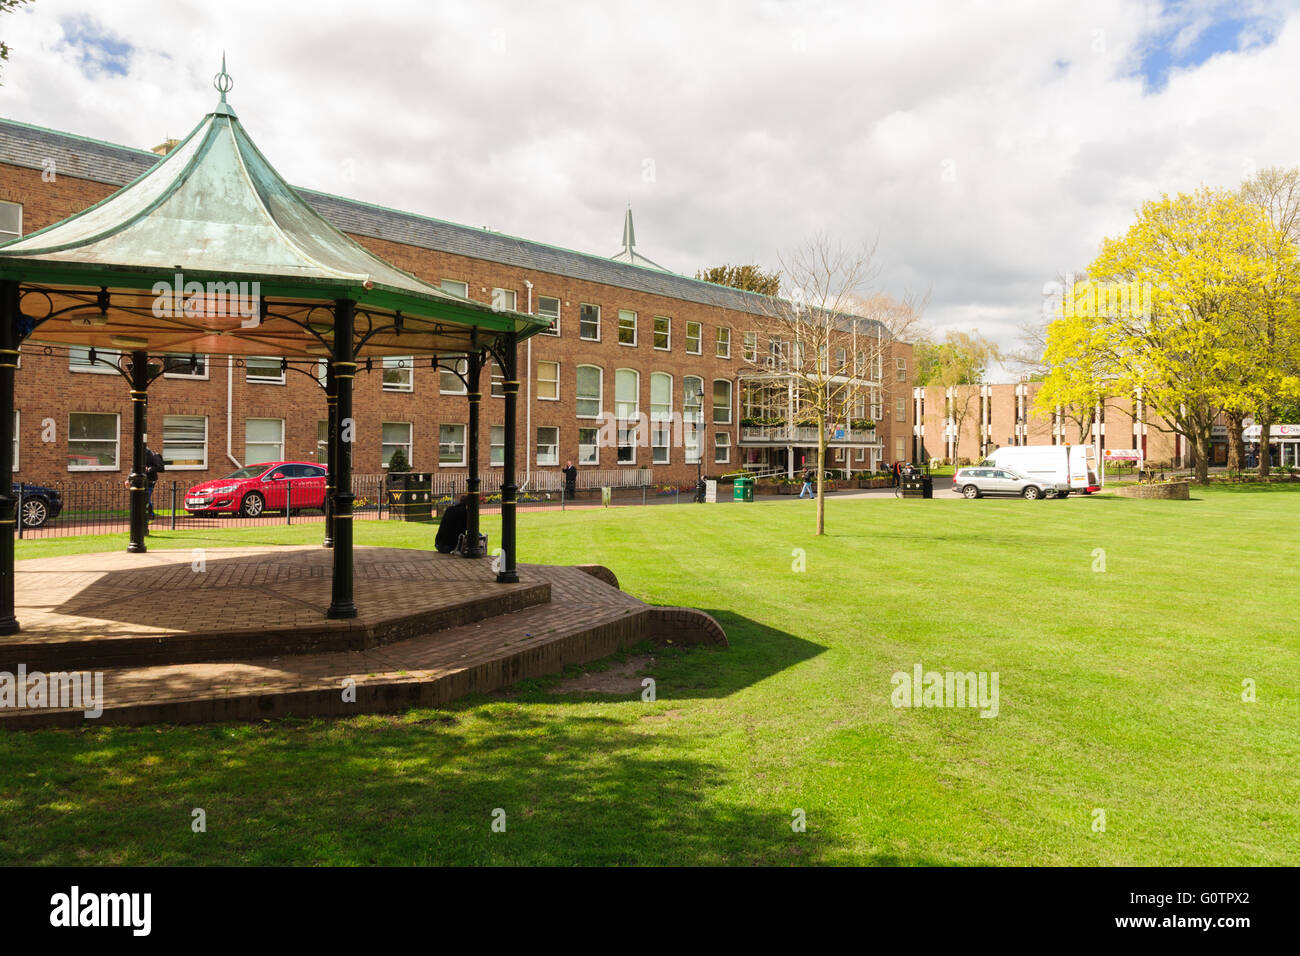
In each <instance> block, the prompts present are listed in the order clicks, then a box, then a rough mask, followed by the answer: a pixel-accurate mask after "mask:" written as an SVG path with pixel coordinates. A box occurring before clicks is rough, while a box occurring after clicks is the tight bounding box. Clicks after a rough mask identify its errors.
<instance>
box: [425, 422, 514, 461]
mask: <svg viewBox="0 0 1300 956" xmlns="http://www.w3.org/2000/svg"><path fill="white" fill-rule="evenodd" d="M502 444H503V447H504V442H503V443H502ZM463 464H465V426H464V425H439V426H438V465H439V467H444V466H447V465H463Z"/></svg>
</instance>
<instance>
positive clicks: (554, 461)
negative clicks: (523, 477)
mask: <svg viewBox="0 0 1300 956" xmlns="http://www.w3.org/2000/svg"><path fill="white" fill-rule="evenodd" d="M544 431H551V432H554V433H555V441H554V442H546V443H543V442H542V432H544ZM543 448H550V449H551V456H550V458H549V459H544V458H543V457H542V449H543ZM537 464H538V465H554V466H556V467H558V466H559V464H560V426H559V425H538V426H537Z"/></svg>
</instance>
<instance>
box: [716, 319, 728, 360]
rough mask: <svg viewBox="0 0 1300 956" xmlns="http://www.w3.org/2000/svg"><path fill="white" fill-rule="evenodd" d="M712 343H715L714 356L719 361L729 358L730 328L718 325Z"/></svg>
mask: <svg viewBox="0 0 1300 956" xmlns="http://www.w3.org/2000/svg"><path fill="white" fill-rule="evenodd" d="M714 341H715V342H716V343H717V344H716V346H715V348H714V356H715V357H716V358H721V359H729V358H731V326H729V325H719V326H718V331H717V333H716V336H715V338H714Z"/></svg>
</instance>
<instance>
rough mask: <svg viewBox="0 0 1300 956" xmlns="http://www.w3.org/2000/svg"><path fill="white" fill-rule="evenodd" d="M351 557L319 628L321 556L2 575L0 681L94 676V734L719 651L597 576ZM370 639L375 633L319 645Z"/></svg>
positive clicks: (39, 568)
mask: <svg viewBox="0 0 1300 956" xmlns="http://www.w3.org/2000/svg"><path fill="white" fill-rule="evenodd" d="M355 556H356V577H355V600H356V603H357V605H358V608H359V611H360V614H359V616H358V618H356V619H354V620H353V621H330V620H327V619H326V618H325V617H324V608H325V607H326V606H327V605H328V603H329V590H330V575H329V571H330V560H331V555H330V552H329V551H326V550H324V549H321V548H315V547H302V548H289V547H282V548H262V549H254V548H250V549H222V550H220V551H217V550H208V551H207V552H206V553H205V554H204V560H205V562H206V563H205V565H204V567H205V570H203V571H196V570H195V569H194V563H193V562H194V555H193V553H192V552H190V551H157V552H150V553H148V554H145V555H129V554H95V555H75V556H69V557H63V558H42V559H36V560H32V561H23V562H19V564H18V585H17V598H18V600H17V604H18V617H19V620H20V621H21V622H22V624H23V628H24V630H23V631H22V632H21V633H20V634H17V635H13V636H11V637H7V638H0V670H8V671H10V672H13V671H14V670H15V668H16V666H17V664H18V663H24V664H26V666H27V669H28V670H29V672H30V671H32V670H36V669H38V668H45V669H47V670H48V669H50V668H51V667H52V666H59V667H67V668H69V669H71V668H73V667H75V668H77V669H92V667H93V669H98V670H102V671H103V673H104V696H105V704H104V706H105V712H104V715H103V717H102V718H100V721H102V722H106V723H124V724H139V723H153V722H197V721H209V720H248V719H258V718H262V717H268V716H282V715H287V714H295V715H306V714H349V713H362V712H381V711H393V710H401V709H404V708H406V707H410V706H415V705H422V706H431V705H439V704H443V703H446V702H448V701H450V700H452V699H455V698H456V697H459V696H462V695H464V694H467V693H474V692H484V691H488V690H494V689H497V688H500V687H504V686H507V685H509V684H511V683H514V682H515V681H518V680H520V679H523V678H525V677H537V676H542V675H544V674H550V673H555V672H558V671H559V670H561V669H562V668H563V667H565V666H566V665H568V664H572V663H587V662H589V661H592V660H597V659H599V658H601V657H605V656H608V655H609V654H612V653H614V652H615V651H617V650H619V649H620V648H623V647H627V646H629V645H632V644H636V643H639V642H640V641H643V640H646V639H652V640H659V641H673V642H675V643H679V644H689V643H713V644H720V645H723V646H725V644H726V636H725V635H724V634H723V632H722V629H721V628H720V627H719V626H718V625H717V623H716V622H715V621H714V620H713V619H712V618H711V617H709V616H708V615H707V614H704V613H703V612H701V611H695V610H693V609H689V608H661V607H650V606H649V605H646V604H644V603H642V602H641V601H638V600H637V599H636V598H633V597H631V596H630V595H627V594H625V593H623V592H622V591H621V590H619V589H618V587H617V579H616V578H615V577H614V575H613V574H612V572H610V571H609V570H608V569H605V568H600V567H572V568H564V567H550V566H543V565H522V566H521V567H520V579H521V580H520V583H519V584H513V585H500V584H497V583H496V581H495V576H494V575H493V573H492V572H491V569H490V566H489V562H488V561H486V560H478V561H471V560H465V559H463V558H456V557H451V556H448V555H439V554H436V553H430V552H423V551H410V550H404V549H395V548H358V549H356V552H355ZM386 629H387V630H386ZM376 633H378V634H380V635H381V637H382V636H384V635H386V638H385V639H373V640H368V641H367V640H361V641H356V640H354V641H353V643H352V644H351V645H348V647H349V649H346V650H340V649H336V648H335V647H334V646H332V645H330V644H328V640H329V639H330V638H331V636H337V635H339V634H344V635H351V636H352V637H354V638H355V636H356V635H362V636H364V635H371V636H372V637H373V635H374V634H376ZM250 635H256V636H257V637H258V639H257V641H255V642H251V643H250ZM268 635H270V637H268ZM214 645H219V646H217V647H216V648H215V649H214ZM232 646H233V647H235V648H237V649H238V648H244V649H247V648H254V649H258V648H260V651H256V652H253V653H248V654H241V655H232V654H231V653H229V649H230V648H231V647H232ZM322 646H325V647H329V648H330V649H329V650H324V651H320V652H311V650H312V649H313V648H319V647H322ZM122 648H125V649H126V651H122V650H121V649H122ZM196 648H197V649H198V650H197V651H196ZM196 654H197V656H195V655H196ZM78 655H79V656H78ZM232 656H233V657H235V658H237V659H230V658H231V657H232ZM67 661H84V662H89V664H90V665H91V666H87V664H85V663H72V664H68V663H66V662H67ZM348 681H351V682H352V683H353V685H354V686H355V691H354V693H353V696H354V698H355V699H351V700H350V699H345V698H346V697H347V696H348V695H346V694H345V693H344V691H345V689H346V685H347V682H348ZM83 720H85V718H84V715H83V714H82V712H81V710H79V709H32V708H26V709H19V708H13V707H11V708H4V709H0V726H4V727H32V726H51V725H56V726H71V725H76V724H80V723H81V722H82V721H83Z"/></svg>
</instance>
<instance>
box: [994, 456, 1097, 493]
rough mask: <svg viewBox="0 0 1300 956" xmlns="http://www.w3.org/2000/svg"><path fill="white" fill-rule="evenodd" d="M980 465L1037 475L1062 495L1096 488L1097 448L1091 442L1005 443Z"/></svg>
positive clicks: (1090, 490)
mask: <svg viewBox="0 0 1300 956" xmlns="http://www.w3.org/2000/svg"><path fill="white" fill-rule="evenodd" d="M981 464H984V465H990V466H993V467H995V468H1007V469H1010V470H1011V471H1014V472H1017V473H1019V474H1022V475H1024V476H1025V477H1026V478H1038V479H1040V480H1042V481H1043V483H1044V484H1046V485H1049V486H1050V487H1054V488H1055V489H1056V492H1057V494H1059V495H1060V496H1061V497H1065V496H1066V495H1068V494H1069V493H1070V492H1071V491H1078V492H1081V493H1083V494H1088V493H1089V492H1092V491H1096V490H1097V488H1098V484H1097V449H1095V448H1093V447H1092V446H1091V445H1004V446H1003V447H1001V448H999V449H998V450H997V451H995V452H993V453H992V454H990V455H989V456H988V457H987V458H985V459H984V461H983V462H982V463H981Z"/></svg>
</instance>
